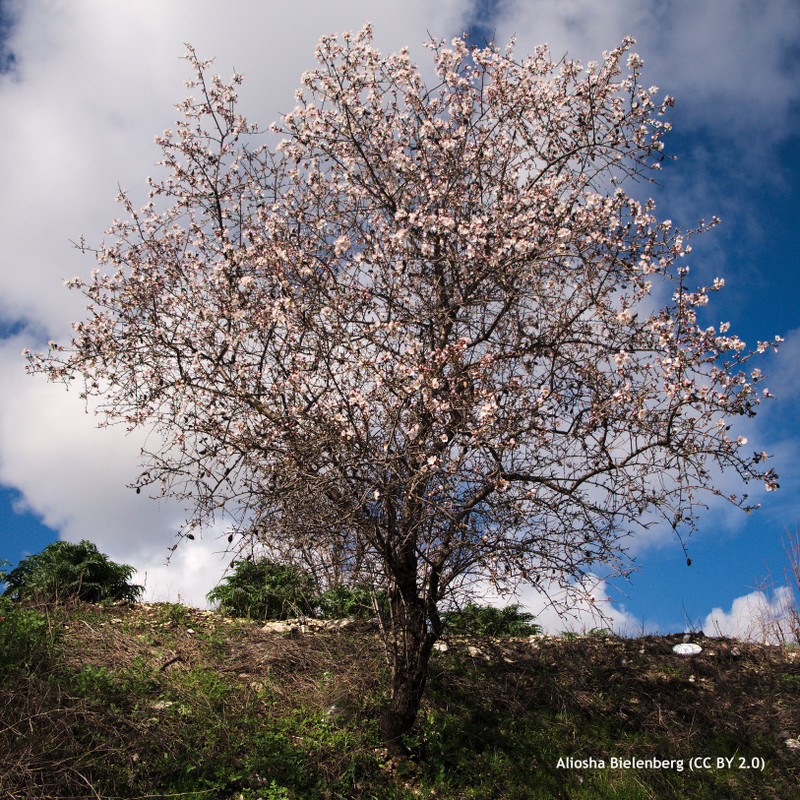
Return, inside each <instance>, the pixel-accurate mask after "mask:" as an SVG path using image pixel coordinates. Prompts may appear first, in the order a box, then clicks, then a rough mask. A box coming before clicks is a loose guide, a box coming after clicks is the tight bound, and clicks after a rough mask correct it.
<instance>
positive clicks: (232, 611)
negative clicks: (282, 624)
mask: <svg viewBox="0 0 800 800" xmlns="http://www.w3.org/2000/svg"><path fill="white" fill-rule="evenodd" d="M233 567H234V569H233V572H232V573H231V574H230V575H226V576H225V578H224V579H223V580H224V582H223V583H221V584H219V585H218V586H215V587H214V588H213V589H212V590H211V591H210V592H209V593H208V594H207V595H206V597H207V598H208V600H209V602H211V603H219V610H220V611H221V612H222V613H223V614H227V615H229V616H232V617H251V618H253V619H262V620H267V619H289V618H291V617H302V616H310V615H311V614H312V613H313V611H314V608H315V606H316V599H315V596H316V592H315V590H314V582H313V580H312V578H311V576H310V575H309V574H308V573H307V572H304V571H303V570H301V569H300V568H299V567H292V566H286V565H283V564H275V563H273V562H272V561H269V560H267V559H265V558H262V559H259V560H258V561H251V560H250V559H242V560H239V561H235V562H234V564H233Z"/></svg>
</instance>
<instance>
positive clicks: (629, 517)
mask: <svg viewBox="0 0 800 800" xmlns="http://www.w3.org/2000/svg"><path fill="white" fill-rule="evenodd" d="M371 40H372V33H371V30H370V28H369V26H367V27H365V28H364V29H363V30H361V31H360V32H359V33H357V34H345V35H343V36H341V37H336V36H329V37H325V38H323V39H322V40H321V42H320V45H319V47H318V48H317V53H316V55H317V62H318V64H317V67H316V68H315V69H313V70H311V71H309V72H307V73H305V74H304V75H303V78H302V84H303V88H302V89H301V90H300V91H298V94H297V102H298V104H297V106H296V108H295V109H294V110H293V111H291V112H290V113H288V114H287V115H285V116H284V117H283V118H282V120H281V121H280V122H279V123H277V124H276V125H274V126H273V127H272V129H271V133H270V134H268V135H267V134H266V132H262V131H259V130H258V128H257V127H256V126H253V125H251V124H250V123H248V122H247V121H246V120H245V118H244V117H242V116H241V115H240V114H239V113H238V111H237V110H236V88H235V87H236V85H237V84H239V83H240V81H241V77H240V76H238V75H235V76H234V78H233V80H232V81H231V82H230V83H225V82H224V81H222V80H221V79H220V78H219V77H218V76H212V75H210V74H209V65H210V62H202V61H200V60H198V58H197V57H196V55H195V53H194V51H192V50H190V52H189V54H188V58H189V61H190V62H191V64H192V66H193V68H194V71H195V78H194V80H193V82H192V83H191V87H192V88H193V90H194V91H195V93H196V96H194V97H189V98H188V99H187V100H186V101H185V102H184V103H183V104H182V105H181V106H180V107H179V108H180V109H181V111H182V115H183V116H182V118H181V120H180V121H179V122H178V123H177V126H176V127H175V129H174V130H167V131H165V132H164V133H163V134H162V135H161V136H159V137H158V138H157V141H158V143H159V145H160V146H161V148H162V150H163V153H164V158H163V162H162V164H163V166H164V174H163V176H162V177H161V178H157V179H152V180H151V181H150V202H149V203H147V204H146V205H145V206H144V207H142V208H136V207H135V206H134V204H133V202H132V201H131V200H130V198H129V197H128V196H127V195H126V194H122V195H121V197H120V201H121V203H122V205H123V207H124V209H125V213H124V215H123V217H122V218H121V219H119V220H116V221H115V222H114V224H113V225H112V227H111V228H110V230H109V231H108V234H107V236H108V238H107V240H106V242H105V243H103V244H102V245H101V246H99V247H98V248H96V249H95V250H94V252H95V255H96V257H97V261H98V269H96V270H95V271H94V272H93V274H92V277H91V279H90V280H88V281H84V280H82V279H80V278H75V279H73V280H70V281H69V282H68V283H69V285H70V286H71V287H73V288H76V289H79V290H80V291H82V292H84V294H85V295H86V297H87V298H88V301H89V305H88V313H87V317H86V319H84V320H83V321H80V322H77V323H75V325H74V328H75V334H74V338H73V341H72V343H71V344H70V345H67V346H62V345H56V344H53V345H52V348H51V351H50V353H49V354H48V355H46V356H43V357H34V358H33V361H32V363H33V368H34V369H35V370H37V371H41V372H44V373H46V374H47V376H48V377H50V378H51V379H53V380H59V379H63V380H65V381H66V382H67V383H70V382H72V381H73V380H76V379H79V380H80V381H81V382H82V385H83V389H82V391H83V392H84V393H85V394H86V395H87V396H91V397H96V398H97V399H98V403H99V410H100V412H101V413H102V414H104V415H105V419H106V421H107V422H108V423H114V422H122V423H124V424H126V425H127V426H128V427H130V428H136V427H139V426H146V427H148V428H150V429H152V430H153V432H154V435H153V436H152V437H151V438H150V440H149V441H150V442H152V443H154V444H153V447H152V448H151V449H150V450H149V451H148V452H144V453H143V459H144V466H143V471H142V473H141V476H140V478H139V480H138V484H137V491H138V489H139V488H141V487H146V486H154V487H155V489H156V492H157V493H160V494H166V495H173V496H177V497H178V498H182V499H184V500H186V501H188V502H189V504H190V506H191V508H192V518H191V520H190V521H189V525H188V527H187V531H188V530H191V528H192V527H193V526H196V525H200V524H202V523H204V522H207V521H209V520H210V519H213V518H215V517H217V516H218V515H220V514H223V513H224V514H227V515H228V518H229V520H230V524H231V525H232V527H233V529H234V530H235V531H236V532H239V533H241V534H242V535H244V536H247V537H256V538H259V539H261V540H262V541H263V542H264V543H266V544H267V545H268V546H269V547H270V548H271V552H272V553H273V554H274V553H278V554H281V555H282V556H283V557H284V558H286V559H295V560H297V559H298V558H300V557H302V559H303V560H304V561H305V563H306V566H307V567H309V568H310V569H312V570H313V571H317V572H318V573H319V574H322V575H328V576H330V578H331V585H335V583H338V582H341V581H342V580H344V581H345V582H350V583H351V584H355V583H357V582H361V581H365V580H367V581H369V583H370V584H371V585H373V586H375V587H377V588H384V589H386V590H387V591H388V592H389V596H390V605H391V615H390V617H391V618H390V620H389V621H388V623H387V625H386V629H385V631H384V632H385V634H386V641H387V647H388V653H389V656H390V662H391V664H392V667H393V678H392V681H393V683H392V700H391V703H390V707H389V710H388V711H387V715H386V717H385V718H384V720H383V722H382V730H383V731H384V735H385V737H386V738H387V741H397V740H398V738H399V736H400V734H401V733H403V732H405V731H406V730H408V728H409V726H410V724H412V723H413V719H414V715H415V713H416V708H417V706H418V703H419V698H420V697H421V694H422V691H423V689H424V684H425V674H426V669H427V662H428V657H429V655H430V652H431V649H432V646H433V643H434V642H435V640H436V638H437V637H438V636H439V635H440V633H441V629H442V623H441V618H440V614H439V612H440V610H441V609H442V608H443V604H445V603H446V602H447V600H448V597H450V596H452V595H453V593H455V592H459V591H465V590H468V589H469V587H470V586H471V585H473V584H474V582H476V581H488V582H491V583H494V584H495V585H496V586H498V587H503V586H510V587H513V586H515V585H516V584H517V583H518V582H520V581H525V582H528V583H531V584H533V585H535V586H541V587H547V586H552V585H557V584H559V583H560V584H562V585H564V586H574V584H575V581H576V580H577V579H579V578H580V577H581V576H583V575H585V574H586V573H587V572H588V571H591V570H592V569H597V565H605V566H606V567H608V566H611V567H612V568H616V569H624V568H625V564H626V563H627V562H626V559H625V550H624V542H625V535H626V533H627V532H628V531H630V530H632V529H633V528H635V527H636V526H638V525H642V524H645V523H647V522H648V521H654V520H658V519H659V518H661V519H663V520H666V521H667V522H668V523H669V524H670V525H672V526H673V527H674V528H675V529H676V531H678V533H679V534H680V533H681V532H682V531H683V532H691V530H692V529H693V528H694V526H695V524H696V521H697V511H698V509H699V508H700V507H702V503H703V499H702V498H703V496H704V494H707V493H708V492H711V493H715V494H720V493H721V492H722V490H721V489H719V488H718V487H717V484H718V477H719V475H720V474H721V473H722V472H726V471H727V472H731V473H734V474H736V475H738V476H739V477H740V478H741V479H742V480H743V481H745V482H749V481H752V480H758V481H763V482H765V484H766V485H767V488H775V487H776V486H777V483H776V479H775V475H774V473H773V472H772V471H771V470H769V469H767V468H766V467H765V466H764V464H763V462H764V460H765V458H766V454H765V453H753V452H752V451H748V450H747V448H746V447H745V445H746V440H745V439H743V438H742V437H739V438H732V437H731V436H729V433H728V431H729V427H730V424H731V422H732V421H733V420H735V418H736V417H738V416H751V415H753V414H754V413H755V407H756V406H757V405H758V403H759V402H760V399H761V396H762V395H763V394H767V392H766V391H765V390H764V391H763V392H762V391H761V387H760V384H761V380H762V378H761V375H760V373H759V371H758V370H757V369H751V368H750V367H749V366H748V363H747V362H748V361H749V360H750V359H751V357H752V356H753V354H754V352H755V351H763V350H764V349H766V348H767V347H768V346H773V345H775V346H776V343H777V340H776V342H773V343H770V344H768V343H766V342H760V343H758V345H757V347H756V348H754V349H753V350H748V349H747V348H746V347H745V345H744V343H743V342H741V341H740V340H739V339H738V338H737V337H736V336H734V335H732V334H731V333H729V331H728V326H727V325H725V324H723V325H720V326H719V327H717V328H714V327H703V326H702V325H701V324H700V322H699V321H698V310H699V309H700V308H701V307H702V306H704V305H706V304H707V303H708V302H709V299H710V296H711V295H712V294H713V293H714V292H716V291H718V290H719V289H720V288H721V287H722V285H723V282H722V281H721V280H715V281H714V283H713V284H712V285H709V286H704V287H692V286H691V284H690V283H689V266H688V259H687V256H688V254H689V252H690V249H691V248H690V246H689V240H690V237H691V236H692V235H693V234H696V233H698V232H700V231H701V230H703V229H704V228H706V227H709V226H706V225H705V224H701V225H700V226H699V227H698V229H697V230H695V231H683V230H679V229H677V228H676V227H675V226H673V225H672V223H671V222H669V221H658V220H657V219H656V217H655V206H654V203H653V202H652V201H646V202H640V201H638V200H636V199H635V198H634V197H633V196H632V195H631V193H630V192H629V191H628V189H627V188H626V187H629V186H630V184H631V181H633V180H635V179H637V178H639V177H647V176H648V175H649V174H650V173H651V170H654V169H658V168H659V166H660V162H661V161H662V159H663V157H664V156H663V154H662V150H663V143H662V137H663V135H664V133H665V132H666V131H667V130H668V129H669V123H668V122H666V121H665V118H664V115H665V113H666V112H667V110H668V108H669V106H671V105H672V100H671V98H669V97H667V98H664V99H662V100H657V99H656V95H657V89H656V88H655V87H650V88H645V86H643V85H642V83H641V69H642V64H641V60H640V59H639V57H638V56H637V55H635V54H634V53H633V52H632V51H631V48H632V45H633V40H631V39H626V40H625V41H624V42H623V43H622V44H621V45H620V46H619V47H616V48H614V49H613V50H610V51H609V52H607V53H605V54H604V56H603V59H602V60H601V61H600V62H598V63H594V62H592V63H589V64H588V65H586V66H585V67H583V66H581V65H580V64H579V63H577V62H574V61H570V60H568V59H566V58H564V59H561V60H554V59H553V58H552V57H551V55H550V53H549V51H548V49H547V48H546V47H545V46H542V47H539V48H537V50H536V52H535V53H534V54H533V55H531V56H529V57H526V58H523V59H521V60H518V59H517V58H516V57H515V55H514V53H513V49H512V48H511V47H509V48H507V49H506V50H504V51H503V50H501V49H499V48H497V47H495V46H488V47H486V48H483V49H479V48H470V47H469V46H468V45H467V44H466V43H465V42H464V41H461V40H458V39H456V40H454V41H453V42H452V43H449V44H448V43H445V42H432V43H430V44H429V48H430V51H431V53H432V56H433V63H434V69H435V76H436V77H435V80H434V81H433V83H432V85H426V83H425V82H424V80H423V78H422V75H421V73H420V71H419V70H418V69H417V67H416V66H415V65H414V64H413V63H412V61H411V58H410V56H409V54H408V52H407V51H406V50H401V51H400V52H398V53H396V54H393V55H389V56H384V55H382V54H381V53H380V52H378V51H377V50H376V49H375V48H374V47H373V46H372V43H371ZM623 68H627V71H628V72H627V74H623ZM276 136H277V137H279V138H280V142H279V143H278V144H277V146H271V145H270V144H269V141H270V137H276ZM265 141H266V142H267V143H265ZM711 224H713V222H712V223H711ZM84 247H86V246H85V245H84ZM86 249H89V248H88V247H86ZM727 499H728V500H730V502H732V503H734V504H735V505H738V506H741V507H745V508H746V507H748V501H747V498H746V495H745V496H741V495H738V494H732V493H731V494H728V495H727Z"/></svg>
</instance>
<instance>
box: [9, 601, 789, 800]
mask: <svg viewBox="0 0 800 800" xmlns="http://www.w3.org/2000/svg"><path fill="white" fill-rule="evenodd" d="M2 611H3V612H4V614H3V616H4V619H3V620H0V623H2V624H3V625H4V626H5V627H4V630H5V631H13V632H15V634H14V636H13V637H10V639H9V641H12V642H17V643H18V644H15V645H14V646H13V647H7V649H6V651H5V652H6V656H5V662H4V663H5V667H4V669H5V674H4V680H3V683H2V685H0V719H1V720H2V725H0V799H1V800H6V798H7V799H8V800H12V799H13V800H17V799H18V798H21V797H25V798H30V800H36V799H37V798H53V799H54V800H60V799H61V798H95V799H96V798H103V799H104V800H105V799H106V798H143V797H145V796H147V797H176V796H180V797H183V798H198V800H200V799H201V798H202V799H203V800H234V798H241V800H307V799H308V800H333V799H334V798H363V799H364V800H367V799H369V800H414V799H415V798H436V799H437V800H490V798H491V800H496V798H500V799H501V800H512V799H516V798H519V800H530V799H531V798H543V799H544V798H548V799H549V798H559V799H560V798H570V799H572V798H576V800H634V799H635V800H639V798H654V799H655V798H658V800H661V799H662V798H667V799H669V798H700V799H701V800H715V799H716V798H719V799H720V800H722V799H723V798H724V799H725V800H738V799H739V798H741V799H742V800H744V799H745V798H747V800H750V798H753V797H759V798H772V799H774V800H783V798H785V799H786V800H789V798H794V797H796V786H797V785H798V782H800V755H798V752H797V751H795V750H791V749H789V748H788V747H787V746H786V744H785V740H786V739H787V738H790V737H791V738H800V730H798V729H797V726H798V725H800V722H799V721H798V720H800V697H799V696H798V694H799V693H798V686H800V657H797V656H796V654H795V653H794V652H793V651H790V650H788V649H786V648H777V647H761V646H755V645H746V644H741V643H738V644H736V647H734V646H733V644H734V643H731V642H728V641H725V640H705V641H702V642H701V644H702V645H703V648H704V650H703V653H702V654H701V656H698V657H695V658H685V657H680V656H677V655H675V654H674V653H672V650H671V647H672V644H673V643H674V641H676V640H675V639H674V637H673V638H670V637H645V638H643V639H621V638H618V637H609V636H606V635H605V634H604V632H595V633H594V635H591V636H587V637H577V638H552V639H548V638H543V639H536V640H534V641H531V640H528V639H516V640H504V639H499V638H494V639H484V640H480V641H476V640H470V641H469V642H467V641H464V640H458V639H455V640H451V641H450V649H449V650H448V651H447V652H445V653H437V654H436V656H435V658H434V660H433V662H432V664H431V670H430V678H429V683H428V688H427V691H426V696H425V698H424V701H423V707H422V710H421V712H420V715H419V720H418V724H417V726H416V728H415V730H414V731H413V732H412V735H411V736H409V737H408V740H407V742H406V744H407V746H408V750H409V754H410V756H409V758H407V759H401V760H396V759H393V760H388V759H387V756H386V753H385V751H384V750H382V748H381V747H380V742H379V737H378V732H377V724H376V720H377V715H378V710H379V708H380V706H381V704H382V703H383V701H384V687H385V685H386V677H387V671H386V668H385V664H384V661H383V658H382V652H381V647H380V642H379V641H378V639H377V637H376V636H375V635H374V634H373V633H372V632H371V631H370V630H369V629H368V626H367V625H364V626H362V627H361V628H360V629H356V630H354V631H351V630H346V631H343V632H337V633H317V634H304V635H302V636H300V637H298V638H293V637H289V636H281V635H278V634H270V633H266V632H263V631H261V629H260V627H259V626H258V625H255V624H252V623H247V622H242V621H238V622H231V621H226V620H224V619H223V618H221V617H219V616H217V615H213V614H209V613H205V612H200V611H197V610H196V609H191V608H186V607H183V606H177V605H173V604H158V605H156V606H149V607H148V606H131V607H125V606H111V607H106V608H103V607H100V606H93V605H88V604H82V605H80V604H78V605H73V606H70V607H63V606H54V607H47V608H44V607H42V608H25V607H21V606H18V605H14V606H4V607H3V609H2ZM19 642H22V644H19ZM468 644H476V645H478V646H479V647H480V650H481V652H482V653H484V654H485V655H486V657H482V656H472V655H470V654H469V651H468V650H467V645H468ZM334 703H335V704H336V705H337V706H338V707H340V708H344V709H345V711H344V712H342V713H337V714H330V713H328V712H329V709H330V708H331V706H332V705H333V704H334ZM696 756H708V757H712V758H713V759H716V758H718V757H727V758H731V757H732V758H734V759H735V762H734V764H735V766H734V768H732V769H719V768H717V767H716V766H714V767H713V768H710V769H699V770H696V771H692V770H690V769H689V764H688V762H689V760H690V759H691V758H694V757H696ZM612 757H616V758H619V759H624V758H640V759H647V758H650V759H652V758H659V759H662V760H668V759H674V760H681V761H682V762H683V764H684V769H683V771H679V770H677V769H674V768H673V769H646V768H645V769H611V768H610V767H609V764H610V759H611V758H612ZM570 758H572V759H576V760H586V759H589V758H594V759H604V760H605V761H606V768H605V769H595V768H591V767H589V768H575V767H569V766H567V767H564V768H561V767H559V759H563V760H564V761H565V762H567V763H569V759H570ZM739 758H744V759H746V762H747V763H748V764H749V763H750V762H751V761H752V759H763V761H764V763H765V765H766V766H765V768H764V770H763V771H761V770H753V769H739V768H738V766H739V762H738V759H739Z"/></svg>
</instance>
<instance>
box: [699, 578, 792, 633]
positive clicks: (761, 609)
mask: <svg viewBox="0 0 800 800" xmlns="http://www.w3.org/2000/svg"><path fill="white" fill-rule="evenodd" d="M796 615H797V605H796V601H795V595H794V593H793V592H792V590H791V589H790V588H789V587H788V586H779V587H777V588H776V589H775V590H774V591H773V592H771V596H768V595H767V594H766V593H765V592H762V591H755V592H750V594H747V595H745V596H743V597H737V598H736V599H735V600H734V601H733V603H732V604H731V608H730V611H723V610H722V609H721V608H714V609H712V610H711V612H710V613H709V614H708V616H706V618H705V621H704V622H703V633H705V634H706V636H727V637H731V638H735V639H741V640H743V641H754V642H766V643H773V644H776V643H779V642H784V641H794V640H795V639H796V638H797V635H798V618H797V616H796Z"/></svg>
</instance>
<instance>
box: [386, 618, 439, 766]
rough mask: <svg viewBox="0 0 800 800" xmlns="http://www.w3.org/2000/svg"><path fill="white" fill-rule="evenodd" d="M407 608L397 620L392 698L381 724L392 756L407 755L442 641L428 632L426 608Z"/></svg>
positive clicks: (393, 654)
mask: <svg viewBox="0 0 800 800" xmlns="http://www.w3.org/2000/svg"><path fill="white" fill-rule="evenodd" d="M415 606H416V607H415V608H413V609H409V608H408V607H407V606H406V607H405V608H403V609H402V611H400V613H399V614H398V615H397V616H395V618H394V620H393V622H394V626H396V627H394V626H393V627H394V630H393V631H392V634H393V637H392V638H393V639H394V641H393V642H392V645H393V647H392V653H391V654H392V681H391V697H390V700H389V704H388V706H386V708H385V709H384V710H383V712H382V714H381V716H380V720H379V723H378V724H379V730H380V734H381V739H382V740H383V744H384V745H385V746H386V747H387V748H388V750H389V753H390V755H398V754H400V753H405V752H406V749H405V746H404V744H403V737H404V736H405V735H406V734H407V733H409V732H410V731H411V729H412V728H413V727H414V723H415V722H416V719H417V712H418V711H419V707H420V703H421V702H422V695H423V694H424V692H425V684H426V681H427V678H428V661H429V660H430V655H431V651H432V650H433V645H434V642H435V641H436V639H437V638H438V637H437V636H436V634H434V633H433V632H432V631H430V630H428V626H427V624H426V619H425V612H424V606H423V604H422V603H420V602H417V603H416V604H415Z"/></svg>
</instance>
